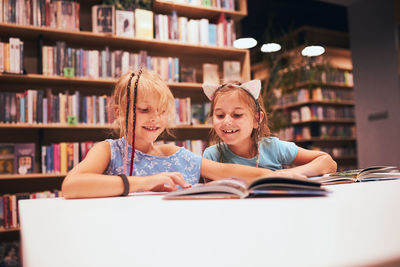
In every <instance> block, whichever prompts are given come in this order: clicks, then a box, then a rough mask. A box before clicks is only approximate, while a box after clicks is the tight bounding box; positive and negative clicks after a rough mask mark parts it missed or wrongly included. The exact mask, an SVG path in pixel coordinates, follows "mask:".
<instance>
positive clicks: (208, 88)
mask: <svg viewBox="0 0 400 267" xmlns="http://www.w3.org/2000/svg"><path fill="white" fill-rule="evenodd" d="M225 85H226V84H224V85H221V86H219V85H215V84H209V83H203V91H204V93H205V94H206V96H207V98H208V99H210V100H212V99H213V97H214V94H215V92H216V91H218V90H219V89H221V88H222V87H224V86H225ZM230 85H231V86H234V87H239V88H241V89H243V90H245V91H246V92H247V93H249V94H250V95H251V96H252V97H253V98H254V99H255V100H257V99H258V97H259V96H260V91H261V81H260V80H251V81H248V82H245V83H243V84H241V85H237V84H230ZM256 102H257V101H256Z"/></svg>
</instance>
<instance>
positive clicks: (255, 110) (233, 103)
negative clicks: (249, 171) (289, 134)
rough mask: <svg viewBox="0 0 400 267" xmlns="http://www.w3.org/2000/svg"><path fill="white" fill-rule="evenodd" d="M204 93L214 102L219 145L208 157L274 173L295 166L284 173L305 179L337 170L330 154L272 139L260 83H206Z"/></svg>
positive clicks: (214, 130)
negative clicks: (290, 173)
mask: <svg viewBox="0 0 400 267" xmlns="http://www.w3.org/2000/svg"><path fill="white" fill-rule="evenodd" d="M203 91H204V93H205V94H206V96H207V97H208V98H209V99H210V100H211V109H210V117H211V118H212V123H213V128H212V130H211V133H210V138H211V142H213V143H215V145H213V146H210V147H208V148H206V150H205V151H204V154H203V157H204V158H207V159H210V160H214V161H217V162H224V163H235V164H243V165H248V166H254V167H259V168H266V169H270V170H274V171H279V170H282V169H283V165H289V164H291V165H295V167H293V168H290V169H284V171H286V172H293V173H297V174H302V175H305V176H317V175H321V174H325V173H330V172H334V171H336V167H337V165H336V162H335V161H334V160H333V159H332V157H331V156H330V155H328V154H327V153H325V152H322V151H314V150H307V149H303V148H301V147H298V146H297V145H296V144H295V143H293V142H286V141H281V140H279V139H278V138H276V137H272V136H271V133H270V130H269V127H268V122H267V116H266V112H265V109H264V104H263V101H262V97H260V91H261V82H260V81H259V80H252V81H249V82H246V83H244V84H240V83H228V84H224V85H222V86H218V85H210V84H203Z"/></svg>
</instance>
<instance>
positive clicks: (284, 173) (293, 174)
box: [274, 169, 307, 179]
mask: <svg viewBox="0 0 400 267" xmlns="http://www.w3.org/2000/svg"><path fill="white" fill-rule="evenodd" d="M274 173H275V174H276V175H279V176H283V177H287V178H299V179H307V176H305V175H303V174H301V173H298V172H294V171H290V170H287V169H282V170H277V171H274Z"/></svg>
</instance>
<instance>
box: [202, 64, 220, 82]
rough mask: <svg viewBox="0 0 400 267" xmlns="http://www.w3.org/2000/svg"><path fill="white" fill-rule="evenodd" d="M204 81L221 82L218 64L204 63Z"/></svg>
mask: <svg viewBox="0 0 400 267" xmlns="http://www.w3.org/2000/svg"><path fill="white" fill-rule="evenodd" d="M203 83H210V84H219V83H220V81H219V72H218V64H210V63H204V64H203Z"/></svg>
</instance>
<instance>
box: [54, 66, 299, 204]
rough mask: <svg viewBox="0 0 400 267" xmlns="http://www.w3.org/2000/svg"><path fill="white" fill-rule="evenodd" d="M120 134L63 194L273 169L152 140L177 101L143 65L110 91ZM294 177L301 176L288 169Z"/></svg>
mask: <svg viewBox="0 0 400 267" xmlns="http://www.w3.org/2000/svg"><path fill="white" fill-rule="evenodd" d="M112 100H113V108H114V113H115V117H116V123H117V124H118V126H119V130H120V134H119V135H120V138H119V139H116V140H112V139H107V140H105V141H102V142H99V143H97V144H96V145H95V146H94V147H93V148H92V149H91V150H90V151H89V153H88V154H87V155H86V157H85V159H84V160H83V161H82V162H80V163H79V164H78V165H77V166H75V167H74V168H73V169H72V170H71V171H70V172H69V173H68V174H67V176H66V178H65V179H64V181H63V184H62V193H63V196H64V197H65V198H87V197H108V196H120V195H128V194H129V193H130V192H136V191H167V192H169V191H175V190H177V189H178V186H180V187H182V188H188V187H191V186H192V185H194V184H197V183H198V182H199V179H200V177H205V178H208V179H211V180H215V179H222V178H227V177H229V176H236V177H241V178H243V179H247V180H251V179H254V178H259V177H265V176H270V175H274V172H273V171H271V170H268V169H260V168H254V167H248V166H241V165H235V164H223V163H219V162H214V161H211V160H208V159H204V158H201V157H200V156H198V155H196V154H194V153H192V152H191V151H189V150H187V149H185V148H183V147H177V146H175V145H171V144H164V145H156V144H155V143H154V142H155V141H156V140H157V138H158V137H159V136H160V134H162V133H163V132H164V130H166V131H167V132H168V131H169V127H170V126H171V125H172V123H173V122H174V119H175V101H174V97H173V95H172V93H171V91H170V90H169V88H168V86H167V85H166V83H165V82H164V81H163V80H162V79H161V78H160V77H159V76H158V75H157V74H155V73H153V72H150V71H148V70H145V69H140V70H138V71H134V72H132V73H127V74H125V75H123V76H121V77H120V78H119V80H118V81H117V82H116V84H115V88H114V92H113V95H112ZM289 176H291V177H297V178H299V177H303V176H301V175H293V174H290V175H289Z"/></svg>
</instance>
